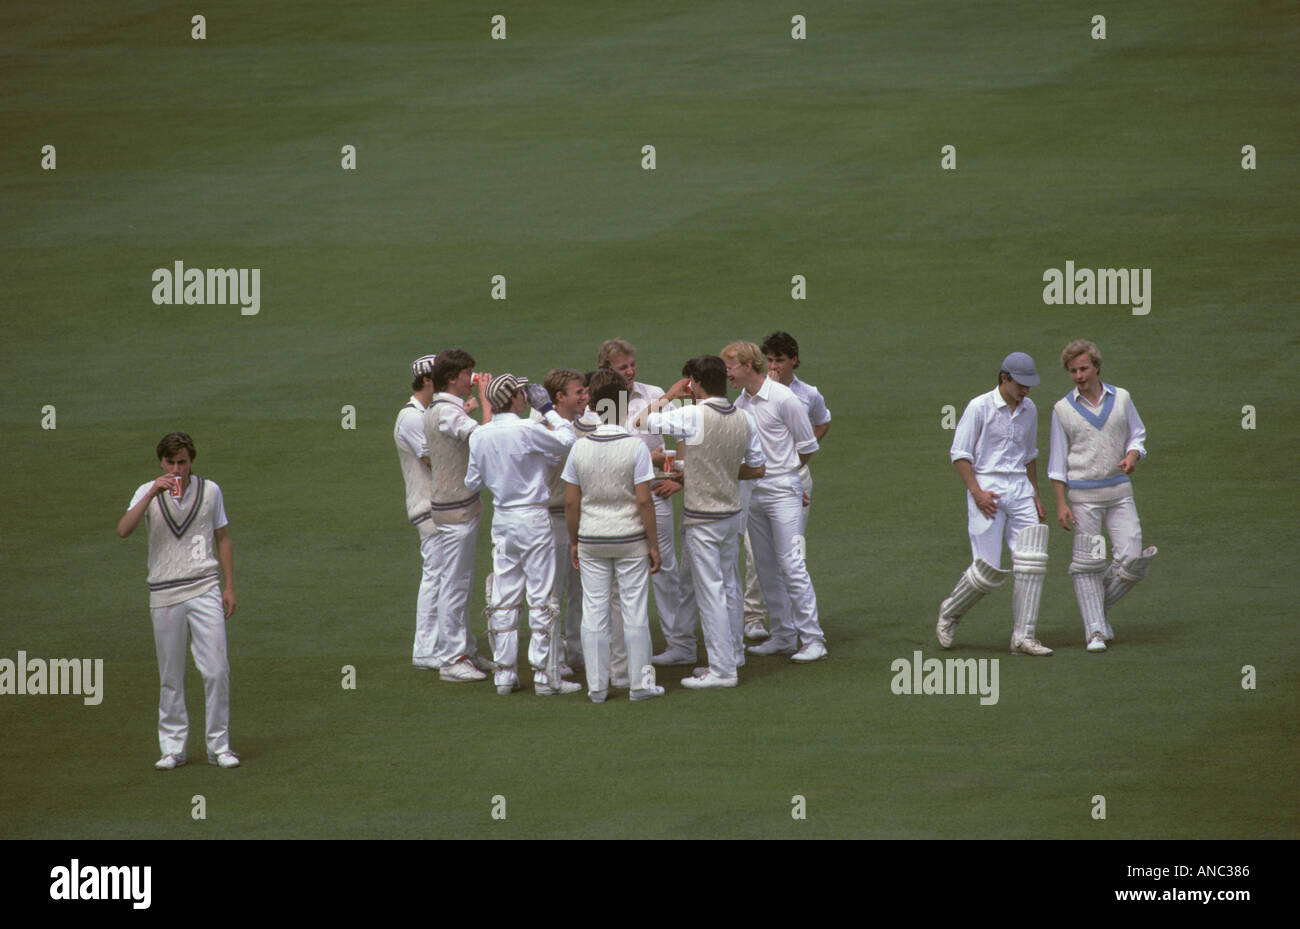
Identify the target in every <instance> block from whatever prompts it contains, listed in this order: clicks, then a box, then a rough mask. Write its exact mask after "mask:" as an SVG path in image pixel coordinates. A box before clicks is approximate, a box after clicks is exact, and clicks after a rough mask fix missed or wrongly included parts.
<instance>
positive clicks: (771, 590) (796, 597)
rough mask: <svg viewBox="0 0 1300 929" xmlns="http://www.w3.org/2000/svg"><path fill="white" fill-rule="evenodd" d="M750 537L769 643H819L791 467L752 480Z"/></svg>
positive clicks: (799, 494)
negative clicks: (783, 472)
mask: <svg viewBox="0 0 1300 929" xmlns="http://www.w3.org/2000/svg"><path fill="white" fill-rule="evenodd" d="M748 517H749V541H750V544H751V546H752V548H753V549H754V562H755V567H756V569H757V571H758V581H759V585H760V586H761V587H762V588H763V599H765V600H766V601H767V609H768V615H769V616H770V617H771V633H772V642H773V643H774V644H776V645H779V646H782V647H791V646H793V645H795V644H796V640H801V644H804V645H806V644H808V642H810V641H813V640H816V641H821V642H824V641H825V640H826V635H825V633H823V632H822V627H821V622H820V621H819V620H818V617H817V593H816V591H814V590H813V585H812V578H810V577H809V576H808V565H807V563H806V562H805V561H804V541H803V484H802V483H801V482H800V480H799V473H798V472H797V471H791V472H790V473H789V474H780V475H777V476H775V477H765V478H762V479H761V480H758V481H755V482H754V490H753V492H752V494H751V495H750V500H749V514H748Z"/></svg>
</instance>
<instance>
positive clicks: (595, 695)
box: [587, 690, 609, 703]
mask: <svg viewBox="0 0 1300 929" xmlns="http://www.w3.org/2000/svg"><path fill="white" fill-rule="evenodd" d="M587 696H588V697H590V698H591V702H592V703H604V702H605V698H606V697H607V696H609V691H607V690H593V691H590V692H589V693H588V694H587Z"/></svg>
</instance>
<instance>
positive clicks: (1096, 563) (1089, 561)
mask: <svg viewBox="0 0 1300 929" xmlns="http://www.w3.org/2000/svg"><path fill="white" fill-rule="evenodd" d="M1105 573H1106V539H1105V537H1104V536H1099V535H1088V534H1087V533H1084V532H1076V533H1075V534H1074V555H1073V557H1072V558H1071V560H1070V574H1071V576H1072V577H1073V578H1074V596H1075V598H1076V599H1077V600H1078V601H1079V613H1080V614H1081V615H1082V616H1083V639H1084V641H1085V642H1087V641H1088V640H1089V639H1091V638H1092V637H1093V635H1094V634H1104V632H1105V625H1106V607H1105V599H1106V592H1105V578H1104V577H1103V575H1104V574H1105Z"/></svg>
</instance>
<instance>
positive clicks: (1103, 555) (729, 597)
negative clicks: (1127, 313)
mask: <svg viewBox="0 0 1300 929" xmlns="http://www.w3.org/2000/svg"><path fill="white" fill-rule="evenodd" d="M799 363H800V359H799V345H798V343H797V342H796V341H795V339H794V338H793V336H791V335H790V334H789V333H786V332H774V333H772V334H771V335H769V336H768V337H767V338H766V339H764V340H763V342H762V344H761V345H755V344H754V343H752V342H743V341H738V342H732V343H731V344H729V345H727V346H726V347H724V348H723V349H722V350H721V351H720V352H719V353H718V354H717V355H698V356H696V357H693V358H689V359H687V360H686V361H685V362H684V364H683V365H682V369H681V378H680V380H678V381H676V382H675V383H674V384H672V386H670V387H669V388H668V389H667V390H666V391H665V390H662V389H660V388H658V387H655V386H652V385H649V384H645V383H642V382H641V381H638V380H637V354H636V349H635V348H634V347H633V346H632V345H630V344H629V343H628V342H626V341H624V340H622V339H610V340H609V341H607V342H605V343H604V344H602V345H601V346H600V349H599V351H598V353H597V358H596V367H595V369H594V370H593V371H590V372H586V373H583V372H580V371H578V370H576V369H570V368H556V369H554V370H552V371H550V372H548V373H547V374H546V376H545V378H544V380H543V382H542V383H541V384H536V383H530V382H529V381H528V379H527V378H524V377H520V376H517V375H514V374H498V375H492V374H490V373H487V372H476V371H475V364H476V362H475V360H474V358H473V356H471V355H470V354H469V353H468V352H465V351H463V350H461V349H449V350H446V351H443V352H439V353H438V354H437V355H424V356H421V357H420V358H417V359H416V360H415V361H414V362H413V363H412V366H411V374H412V379H413V380H412V385H411V389H412V395H411V398H410V400H409V401H408V402H407V403H406V405H405V406H403V407H402V409H401V411H400V412H399V413H398V416H397V423H396V426H395V428H394V438H395V440H396V443H397V453H398V458H399V460H400V462H401V466H402V473H403V475H404V477H405V481H406V509H407V516H408V517H409V519H410V521H411V523H412V524H414V525H415V527H416V529H417V530H418V531H419V535H420V550H421V553H422V556H423V561H424V570H423V575H422V578H421V582H420V589H419V596H418V600H417V608H416V633H415V643H414V647H413V653H412V661H413V664H414V666H415V667H416V668H421V669H430V670H434V669H436V670H437V671H438V674H439V677H440V679H441V680H444V681H451V682H474V681H482V680H486V679H487V676H488V674H489V673H491V675H492V679H493V683H494V684H495V686H496V689H497V693H499V694H510V693H512V692H514V691H516V690H518V689H520V686H521V682H520V678H519V655H518V646H519V624H520V619H521V616H523V615H524V614H525V612H526V614H527V617H528V628H529V633H530V636H529V642H528V663H529V665H530V666H531V668H532V685H533V688H534V690H535V692H536V693H537V694H539V695H543V696H549V695H554V694H566V693H574V692H577V691H579V690H581V689H582V685H581V684H580V683H577V682H575V681H571V680H567V679H566V678H569V677H573V676H576V675H577V673H578V672H580V671H583V670H585V676H586V682H587V693H588V696H589V697H590V699H591V700H592V701H593V702H596V703H603V702H604V701H605V700H606V699H607V697H608V695H609V692H610V690H626V691H628V695H629V697H630V699H632V700H647V699H651V698H654V697H659V696H662V695H663V693H664V688H663V687H662V686H661V685H659V684H657V683H656V668H665V667H672V666H681V667H684V668H685V667H689V668H691V669H692V670H691V671H690V672H689V676H687V677H685V678H684V679H683V680H682V686H683V687H685V688H687V689H691V690H706V689H713V688H724V687H735V686H736V685H737V683H738V682H739V669H740V668H741V667H743V666H744V664H745V660H746V656H747V655H756V656H771V655H781V656H788V657H789V658H790V660H792V661H793V662H795V663H797V664H808V663H811V662H815V661H820V660H821V659H823V658H825V657H826V655H827V650H826V636H825V634H824V633H823V631H822V627H821V622H820V620H819V618H818V613H817V595H816V592H815V591H814V590H813V585H812V580H811V579H810V577H809V575H808V568H807V565H806V563H805V558H804V552H805V545H804V533H805V530H806V528H807V523H808V511H809V506H810V503H811V498H812V487H813V484H812V474H811V472H810V471H809V469H808V460H809V459H810V458H811V456H812V455H813V453H814V452H816V451H817V450H818V449H819V448H820V442H821V441H822V440H823V439H824V438H825V436H826V433H827V431H828V430H829V429H830V421H831V415H830V411H829V410H828V409H827V408H826V402H825V400H824V399H823V398H822V395H821V393H820V392H819V391H818V390H817V388H815V387H813V386H811V385H809V384H807V383H805V382H803V381H801V380H800V379H799V378H798V377H797V376H795V369H796V368H798V367H799ZM1061 365H1062V367H1063V368H1064V370H1065V372H1066V373H1067V374H1068V376H1069V377H1070V379H1071V380H1072V381H1073V382H1074V389H1072V390H1071V391H1070V392H1069V393H1067V394H1066V395H1065V396H1064V397H1063V398H1062V399H1061V400H1059V401H1058V402H1057V403H1056V405H1055V406H1054V407H1053V409H1052V422H1051V433H1050V435H1051V440H1050V441H1051V448H1050V454H1049V457H1048V465H1047V476H1048V478H1049V479H1050V480H1051V482H1052V487H1053V491H1054V493H1055V503H1056V518H1057V522H1058V523H1059V524H1060V526H1061V527H1062V528H1063V529H1065V530H1067V531H1070V532H1072V533H1073V546H1072V554H1071V557H1070V566H1069V571H1070V575H1071V578H1072V579H1073V582H1074V589H1075V594H1076V596H1077V599H1078V602H1079V611H1080V613H1081V615H1082V617H1083V625H1084V640H1085V646H1086V648H1087V650H1088V651H1089V652H1104V651H1106V649H1107V647H1108V643H1111V642H1112V641H1113V640H1114V639H1115V633H1114V630H1113V629H1112V628H1111V625H1110V622H1109V613H1110V610H1111V608H1112V607H1114V605H1115V604H1116V603H1117V602H1118V601H1119V600H1120V598H1122V597H1123V596H1124V595H1125V594H1127V593H1128V592H1129V591H1130V590H1131V589H1132V588H1133V587H1134V585H1136V584H1137V583H1138V582H1140V581H1141V580H1142V579H1143V578H1144V577H1145V576H1146V574H1147V572H1148V570H1149V569H1150V566H1151V562H1152V559H1153V558H1154V557H1155V555H1156V549H1155V548H1154V547H1148V548H1143V547H1142V528H1141V525H1140V523H1139V522H1138V515H1137V508H1136V506H1135V505H1134V502H1133V487H1132V483H1131V480H1130V478H1131V476H1132V474H1133V473H1134V470H1135V469H1136V467H1137V463H1138V461H1140V460H1141V459H1142V458H1143V457H1144V456H1145V455H1146V448H1145V441H1146V428H1145V427H1144V426H1143V424H1142V420H1141V418H1140V417H1139V416H1138V412H1137V408H1136V407H1135V406H1134V405H1133V400H1132V398H1131V397H1130V396H1129V393H1128V391H1126V390H1124V389H1123V388H1120V387H1114V386H1112V385H1110V384H1107V383H1105V382H1103V381H1102V380H1101V352H1100V350H1099V349H1098V348H1097V346H1096V345H1095V344H1093V343H1092V342H1089V341H1086V340H1083V339H1077V340H1075V341H1072V342H1070V343H1069V344H1068V345H1066V346H1065V348H1064V349H1063V350H1062V352H1061ZM1038 384H1039V376H1038V370H1037V368H1036V366H1035V364H1034V360H1033V359H1032V358H1031V357H1030V356H1029V355H1027V354H1025V353H1024V352H1013V353H1011V354H1010V355H1007V356H1006V358H1004V359H1003V361H1002V365H1001V368H1000V370H999V372H998V384H997V386H996V387H995V388H994V389H993V390H990V391H989V392H987V393H984V394H980V395H979V396H977V397H975V398H974V399H973V400H971V401H970V403H969V404H968V405H967V406H966V410H965V412H964V413H963V414H962V417H961V420H960V422H959V423H958V424H957V430H956V433H955V434H954V436H953V442H952V449H951V452H950V456H951V459H952V461H953V464H954V466H955V467H956V470H957V473H958V475H959V476H960V477H961V479H962V481H963V483H964V484H965V485H966V490H967V495H966V499H967V531H968V533H969V536H970V544H971V564H970V566H969V567H968V568H966V570H965V571H963V572H962V574H961V577H960V578H959V579H958V581H957V584H956V586H955V587H954V588H953V590H952V592H951V593H950V594H949V595H948V596H947V597H946V598H944V600H943V602H942V604H941V605H940V607H939V620H938V625H937V627H936V633H937V635H938V639H939V644H940V645H941V646H943V647H944V648H950V647H951V646H952V644H953V641H954V638H955V636H956V631H957V624H958V621H959V620H960V619H961V618H962V617H963V616H964V615H965V614H966V612H967V611H968V610H970V608H971V607H972V606H974V605H975V603H976V602H977V601H978V600H979V599H980V598H981V597H983V596H984V595H985V594H986V593H989V592H990V591H992V590H994V589H995V588H997V587H999V586H1001V585H1002V584H1004V583H1005V582H1006V580H1007V577H1008V576H1009V575H1010V576H1011V577H1013V578H1014V582H1013V592H1012V604H1011V610H1012V619H1013V625H1012V633H1011V650H1012V651H1013V652H1016V653H1019V654H1025V655H1035V656H1045V655H1050V654H1051V653H1052V650H1051V649H1050V648H1048V647H1047V646H1045V645H1044V644H1043V643H1042V642H1040V641H1039V640H1038V638H1037V636H1036V635H1035V632H1036V626H1037V620H1038V607H1039V602H1040V600H1041V598H1042V589H1043V580H1044V576H1045V574H1046V572H1047V537H1048V533H1049V530H1048V526H1047V525H1046V523H1045V521H1046V519H1047V509H1046V507H1045V506H1044V505H1043V502H1042V500H1041V498H1040V496H1039V493H1038V470H1037V459H1038V443H1037V435H1038V413H1037V410H1036V408H1035V407H1034V403H1033V401H1032V400H1030V399H1029V391H1030V389H1031V388H1033V387H1036V386H1037V385H1038ZM729 386H730V387H731V388H735V389H736V390H737V395H736V398H735V399H734V400H729V399H728V397H727V394H728V387H729ZM669 442H671V443H672V444H671V445H670V444H669ZM156 451H157V456H158V464H159V468H160V470H161V472H162V474H161V475H160V476H156V477H153V478H151V479H150V480H149V481H147V482H145V483H143V484H141V485H140V486H139V487H138V488H137V489H136V492H135V495H134V496H133V497H132V499H131V502H130V504H129V505H128V507H127V511H126V513H125V514H124V515H123V516H122V518H121V520H120V521H119V523H118V534H119V535H120V536H122V537H123V538H125V537H127V536H129V535H131V534H132V532H133V531H134V530H135V529H136V527H137V526H138V525H140V524H141V523H142V522H143V523H144V524H145V525H146V526H147V532H148V536H149V589H150V608H151V610H150V611H151V615H152V619H153V626H154V639H155V644H156V646H157V654H158V665H159V677H160V682H161V687H160V696H159V714H158V717H159V723H158V740H159V746H160V748H161V749H162V757H161V758H160V759H159V760H158V762H157V763H156V764H155V767H156V768H157V769H159V770H163V771H167V770H172V769H174V768H177V767H180V766H181V765H184V764H185V763H186V758H187V754H186V746H187V742H188V736H189V717H188V713H187V711H186V707H185V699H184V671H185V663H186V662H185V648H186V644H187V642H188V643H189V644H190V645H191V650H192V652H193V654H194V658H195V663H196V665H197V666H198V669H199V672H200V673H201V674H202V676H203V680H204V693H205V708H206V738H205V742H206V748H207V755H208V760H209V762H211V763H212V764H214V765H218V766H219V767H222V768H235V767H238V766H239V764H240V759H239V756H238V755H236V754H235V753H234V751H233V750H232V749H231V746H230V732H229V717H230V704H229V700H230V696H229V675H230V666H229V662H228V660H227V648H226V634H225V622H226V620H227V619H228V618H229V617H230V616H231V614H233V613H234V611H235V606H236V598H235V591H234V555H233V546H232V542H231V538H230V532H229V528H228V520H227V518H226V513H225V503H224V496H223V494H222V492H221V488H220V487H219V486H218V485H217V484H216V483H215V482H214V481H212V480H210V479H206V478H202V477H199V476H198V475H194V474H192V473H191V465H192V462H193V461H194V459H195V458H196V457H197V450H196V447H195V444H194V441H193V440H192V439H191V438H190V437H189V436H188V435H187V434H185V433H183V432H174V433H171V434H169V435H167V436H164V437H163V439H162V440H161V441H160V442H159V443H158V447H157V449H156ZM484 491H486V492H487V493H489V494H491V496H492V500H493V511H492V512H493V515H492V525H491V530H490V531H491V538H492V565H491V569H490V570H489V571H486V572H484V573H485V574H486V597H485V601H486V611H487V633H488V639H489V643H488V649H487V652H486V653H484V652H480V649H479V643H478V641H477V639H476V638H475V636H474V633H473V631H472V630H471V628H470V625H471V624H470V617H469V604H470V590H471V586H472V584H473V581H474V577H475V552H476V548H477V541H478V529H479V516H480V514H481V513H482V511H483V500H482V497H483V493H484ZM678 493H681V494H682V501H681V520H680V536H681V547H680V557H679V555H678V549H677V547H676V545H675V539H676V535H677V533H676V532H675V529H674V508H673V501H672V497H673V496H674V495H675V494H678ZM1107 537H1109V539H1110V548H1111V551H1110V556H1109V557H1108V556H1107V550H1106V548H1107V546H1106V540H1107ZM1004 541H1005V544H1006V545H1007V547H1008V548H1009V549H1010V551H1011V570H1010V571H1006V570H1004V569H1003V567H1002V546H1003V543H1004ZM742 546H743V548H744V550H745V553H746V554H745V564H746V572H745V577H744V579H743V580H742V576H741V573H740V568H739V563H740V559H739V553H740V549H741V547H742ZM223 581H224V590H223V588H222V582H223ZM651 589H653V591H654V599H655V606H656V611H657V613H658V616H659V623H660V629H661V632H662V634H663V638H664V642H665V648H664V651H662V652H660V653H659V654H657V655H652V654H651V651H652V649H651V637H650V625H649V609H648V604H649V596H650V590H651ZM765 614H766V617H767V625H766V626H765V625H764V615H765ZM697 629H698V631H699V633H700V634H702V637H703V639H704V647H705V652H706V655H707V661H706V663H705V664H702V665H700V666H698V667H697V666H696V664H697V657H698V638H697ZM746 639H750V640H752V641H754V642H755V643H756V644H753V645H750V646H749V647H748V648H746V646H745V640H746Z"/></svg>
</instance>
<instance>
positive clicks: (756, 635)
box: [745, 619, 772, 642]
mask: <svg viewBox="0 0 1300 929" xmlns="http://www.w3.org/2000/svg"><path fill="white" fill-rule="evenodd" d="M771 637H772V633H770V632H768V631H767V627H766V626H764V625H763V621H762V620H761V619H751V620H750V621H749V622H747V623H745V638H747V639H754V640H755V641H756V642H761V641H763V640H764V639H769V638H771Z"/></svg>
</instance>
